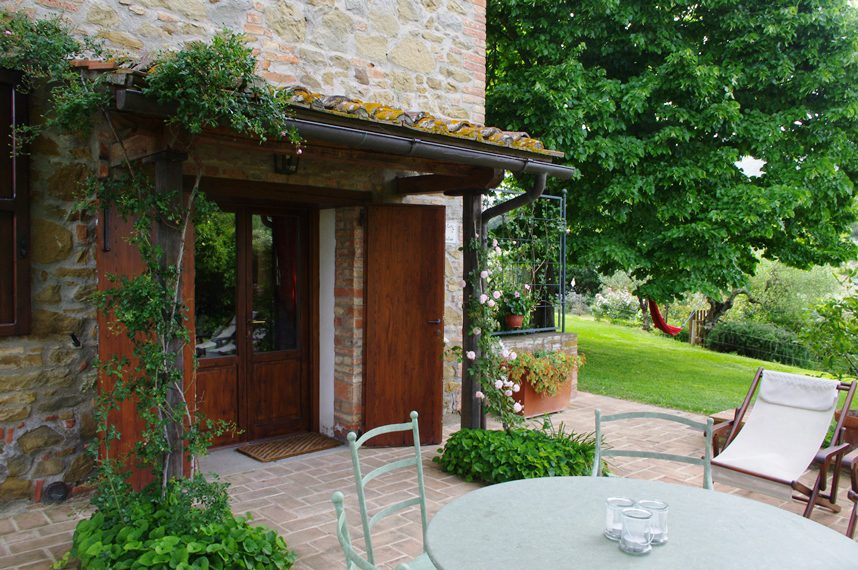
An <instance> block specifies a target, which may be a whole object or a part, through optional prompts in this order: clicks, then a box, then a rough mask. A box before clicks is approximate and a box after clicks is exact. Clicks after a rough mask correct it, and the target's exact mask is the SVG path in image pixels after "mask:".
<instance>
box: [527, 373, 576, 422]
mask: <svg viewBox="0 0 858 570" xmlns="http://www.w3.org/2000/svg"><path fill="white" fill-rule="evenodd" d="M571 397H572V378H571V375H570V378H568V379H567V380H566V382H564V383H563V384H561V385H560V386H558V388H557V393H556V394H554V395H553V396H545V395H543V394H540V393H538V392H537V391H536V390H534V389H533V386H531V385H530V383H529V382H527V381H525V382H523V383H522V385H521V390H520V391H519V392H517V393H515V394H513V398H515V401H516V402H518V403H519V404H521V405H522V406H524V417H526V418H532V417H534V416H541V415H543V414H553V413H554V412H560V411H563V410H565V409H566V406H568V405H569V399H570V398H571Z"/></svg>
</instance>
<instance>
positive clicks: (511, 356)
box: [509, 352, 518, 360]
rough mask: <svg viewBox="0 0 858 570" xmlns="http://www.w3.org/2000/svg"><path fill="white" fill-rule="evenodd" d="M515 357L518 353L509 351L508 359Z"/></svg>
mask: <svg viewBox="0 0 858 570" xmlns="http://www.w3.org/2000/svg"><path fill="white" fill-rule="evenodd" d="M516 358H518V355H517V354H516V353H514V352H510V353H509V359H510V360H515V359H516Z"/></svg>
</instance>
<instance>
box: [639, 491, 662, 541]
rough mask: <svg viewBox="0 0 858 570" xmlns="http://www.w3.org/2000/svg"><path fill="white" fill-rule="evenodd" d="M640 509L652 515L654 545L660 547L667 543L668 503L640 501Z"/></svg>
mask: <svg viewBox="0 0 858 570" xmlns="http://www.w3.org/2000/svg"><path fill="white" fill-rule="evenodd" d="M637 506H638V507H640V508H642V509H643V510H645V511H649V512H651V513H652V521H651V523H650V527H651V528H652V544H653V545H659V544H664V543H665V542H667V512H668V507H667V503H665V502H664V501H659V500H657V499H644V500H641V501H638V505H637Z"/></svg>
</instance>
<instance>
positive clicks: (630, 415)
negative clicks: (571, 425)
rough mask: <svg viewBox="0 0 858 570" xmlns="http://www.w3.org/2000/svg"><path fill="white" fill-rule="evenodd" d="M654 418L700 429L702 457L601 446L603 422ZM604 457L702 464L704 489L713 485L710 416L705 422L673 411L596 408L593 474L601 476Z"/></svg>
mask: <svg viewBox="0 0 858 570" xmlns="http://www.w3.org/2000/svg"><path fill="white" fill-rule="evenodd" d="M641 418H644V419H657V420H666V421H669V422H678V423H681V424H685V425H687V426H689V427H692V428H694V429H698V430H702V431H703V436H704V439H705V448H704V450H703V457H702V458H700V457H689V456H687V455H675V454H673V453H662V452H660V451H637V450H632V449H603V448H602V423H603V422H613V421H618V420H632V419H641ZM603 457H645V458H647V459H664V460H667V461H679V462H682V463H690V464H692V465H702V466H703V488H705V489H711V488H712V418H707V419H706V423H702V422H696V421H694V420H689V419H688V418H684V417H682V416H678V415H675V414H666V413H664V412H626V413H622V414H613V415H610V416H603V415H602V412H601V410H599V409H596V454H595V458H594V460H593V477H599V476H600V475H602V458H603Z"/></svg>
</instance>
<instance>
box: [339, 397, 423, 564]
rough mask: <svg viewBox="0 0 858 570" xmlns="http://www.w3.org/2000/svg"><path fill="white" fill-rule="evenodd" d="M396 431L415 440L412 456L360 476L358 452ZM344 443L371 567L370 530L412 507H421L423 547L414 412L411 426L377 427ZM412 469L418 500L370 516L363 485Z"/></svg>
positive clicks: (417, 432) (419, 462)
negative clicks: (352, 471)
mask: <svg viewBox="0 0 858 570" xmlns="http://www.w3.org/2000/svg"><path fill="white" fill-rule="evenodd" d="M398 431H411V432H412V434H413V436H414V455H413V456H410V457H406V458H404V459H399V460H397V461H392V462H390V463H387V464H385V465H382V466H381V467H377V468H376V469H373V470H372V471H370V472H369V473H367V474H366V475H363V474H362V471H361V467H360V459H359V458H358V450H359V449H360V448H361V447H362V446H363V445H364V444H365V443H366V442H367V441H369V440H371V439H372V438H374V437H376V436H379V435H382V434H386V433H393V432H398ZM347 439H348V441H349V448H350V449H351V452H352V466H353V467H354V473H355V485H356V486H357V495H358V505H359V506H360V514H361V519H362V521H361V522H362V523H363V534H364V542H365V544H366V553H367V558H368V559H369V561H370V562H371V563H375V557H374V554H373V551H372V536H371V534H370V533H371V531H372V527H374V526H375V525H376V524H377V523H378V522H379V521H380V520H381V519H383V518H385V517H387V516H390V515H392V514H394V513H396V512H398V511H401V510H403V509H407V508H408V507H411V506H413V505H419V506H420V522H421V524H422V526H423V544H424V546H425V544H426V530H427V528H428V526H429V519H428V515H427V513H426V494H425V491H424V485H423V461H422V458H421V456H420V430H419V428H418V426H417V412H411V421H410V422H405V423H401V424H390V425H386V426H379V427H377V428H373V429H371V430H369V431H368V432H366V433H365V434H363V435H362V436H360V437H357V434H355V433H354V432H350V433H349V435H348V438H347ZM412 466H413V467H414V468H415V469H416V471H417V497H413V498H411V499H405V500H402V501H399V502H396V503H394V504H392V505H388V506H387V507H385V508H383V509H381V510H380V511H379V512H377V513H375V514H374V515H372V516H370V515H369V512H368V509H367V505H366V494H365V492H364V489H365V488H366V484H367V483H369V482H370V481H372V480H373V479H375V478H376V477H378V476H379V475H384V474H385V473H390V472H391V471H395V470H397V469H405V468H409V467H412Z"/></svg>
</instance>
